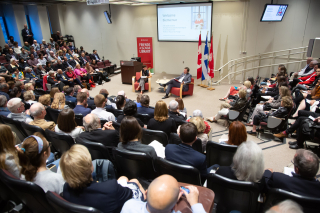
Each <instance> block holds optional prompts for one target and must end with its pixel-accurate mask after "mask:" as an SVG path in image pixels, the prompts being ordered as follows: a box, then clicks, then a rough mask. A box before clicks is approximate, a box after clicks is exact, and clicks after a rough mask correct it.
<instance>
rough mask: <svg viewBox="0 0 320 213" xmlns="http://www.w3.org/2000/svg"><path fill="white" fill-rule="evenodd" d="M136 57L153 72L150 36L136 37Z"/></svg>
mask: <svg viewBox="0 0 320 213" xmlns="http://www.w3.org/2000/svg"><path fill="white" fill-rule="evenodd" d="M137 50H138V57H141V62H142V63H143V64H144V65H146V66H147V67H148V69H150V70H151V72H153V49H152V37H137Z"/></svg>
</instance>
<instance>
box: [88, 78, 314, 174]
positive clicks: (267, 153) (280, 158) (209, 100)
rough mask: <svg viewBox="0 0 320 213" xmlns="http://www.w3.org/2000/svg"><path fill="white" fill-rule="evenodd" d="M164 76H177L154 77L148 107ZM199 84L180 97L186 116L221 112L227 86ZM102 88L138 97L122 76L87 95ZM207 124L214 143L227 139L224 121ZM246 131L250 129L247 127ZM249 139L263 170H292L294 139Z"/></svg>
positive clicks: (157, 96)
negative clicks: (258, 151)
mask: <svg viewBox="0 0 320 213" xmlns="http://www.w3.org/2000/svg"><path fill="white" fill-rule="evenodd" d="M163 77H166V78H167V79H170V78H173V77H176V76H174V75H169V74H166V73H159V74H155V75H153V77H152V81H151V88H152V91H151V92H146V94H148V95H149V97H150V106H154V105H155V104H156V102H157V101H158V100H160V99H161V98H162V97H163V96H164V92H163V90H162V89H160V86H159V85H158V84H157V83H156V81H157V79H162V78H163ZM199 83H200V81H199V80H195V87H194V93H193V96H186V97H184V98H183V101H184V105H185V107H186V108H187V110H188V116H189V115H192V112H193V111H194V110H196V109H200V110H201V111H202V113H203V116H204V117H209V116H214V115H215V113H216V112H217V111H218V110H219V109H220V104H221V103H222V101H219V98H222V97H224V96H225V94H226V93H227V91H228V89H229V87H230V85H229V84H228V83H227V82H226V83H222V84H221V85H218V86H214V87H215V90H213V91H209V90H207V89H205V88H202V87H199V86H196V85H197V84H199ZM233 85H234V86H241V84H240V83H239V82H234V84H233ZM102 88H104V89H107V90H108V92H109V94H110V95H117V93H118V91H120V90H124V91H125V93H126V95H127V97H128V98H129V99H132V100H135V99H136V96H137V94H138V93H136V92H132V86H131V85H128V84H122V83H121V74H117V75H113V76H111V81H110V82H108V83H105V84H103V85H97V87H96V88H94V89H93V90H91V91H90V96H92V97H94V96H95V95H97V94H98V93H99V91H100V89H102ZM176 97H177V96H174V95H173V96H171V97H170V98H168V99H164V101H165V102H166V103H167V104H169V102H170V101H171V100H173V99H174V98H176ZM210 125H211V127H212V130H213V132H218V133H216V134H213V137H212V140H213V141H217V142H218V141H219V138H220V137H227V134H228V131H227V129H226V128H225V127H224V121H222V120H221V121H219V122H218V123H211V124H210ZM223 130H226V131H223ZM247 130H251V127H247ZM221 131H223V132H221ZM248 140H251V141H254V142H256V143H258V144H259V146H260V147H261V148H262V149H263V154H264V161H265V168H266V169H267V168H272V169H273V170H274V171H276V172H283V169H284V167H285V166H289V167H293V165H292V163H291V160H292V159H293V157H294V154H295V150H292V149H289V145H288V142H289V141H294V139H287V143H286V144H282V143H281V142H277V141H274V140H271V141H270V142H264V141H263V140H260V139H258V138H257V137H254V136H251V135H248ZM266 140H267V139H266ZM318 179H319V178H318Z"/></svg>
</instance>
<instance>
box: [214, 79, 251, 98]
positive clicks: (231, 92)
mask: <svg viewBox="0 0 320 213" xmlns="http://www.w3.org/2000/svg"><path fill="white" fill-rule="evenodd" d="M243 85H244V86H245V87H246V89H247V93H248V94H249V93H250V92H251V90H252V88H253V78H252V77H249V78H248V79H247V80H246V81H245V82H244V83H243ZM243 88H244V87H235V86H232V87H230V89H229V90H228V93H227V94H226V95H225V96H224V97H223V98H220V99H219V100H226V99H232V97H234V96H236V95H237V94H238V93H239V91H240V89H243ZM231 96H232V97H231Z"/></svg>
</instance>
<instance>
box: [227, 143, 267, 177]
mask: <svg viewBox="0 0 320 213" xmlns="http://www.w3.org/2000/svg"><path fill="white" fill-rule="evenodd" d="M232 168H233V169H234V174H235V176H236V177H237V179H238V180H244V181H250V182H258V181H259V180H260V179H261V177H262V175H263V172H264V159H263V153H262V149H261V148H260V147H259V145H258V144H256V143H254V142H252V141H246V142H243V143H241V145H240V146H239V147H238V149H237V151H236V153H235V155H234V156H233V167H232Z"/></svg>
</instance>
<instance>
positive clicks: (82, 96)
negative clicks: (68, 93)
mask: <svg viewBox="0 0 320 213" xmlns="http://www.w3.org/2000/svg"><path fill="white" fill-rule="evenodd" d="M87 102H88V98H87V93H85V92H78V94H77V104H78V105H82V106H84V107H87Z"/></svg>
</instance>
